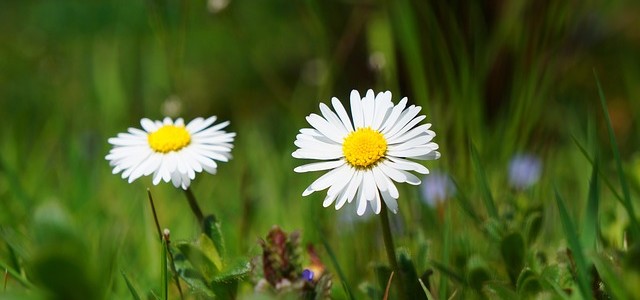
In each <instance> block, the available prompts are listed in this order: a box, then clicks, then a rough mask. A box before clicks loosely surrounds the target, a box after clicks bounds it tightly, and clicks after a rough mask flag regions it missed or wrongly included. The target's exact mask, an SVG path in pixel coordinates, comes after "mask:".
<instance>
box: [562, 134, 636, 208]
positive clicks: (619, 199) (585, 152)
mask: <svg viewBox="0 0 640 300" xmlns="http://www.w3.org/2000/svg"><path fill="white" fill-rule="evenodd" d="M571 138H572V139H573V142H574V143H575V144H576V146H578V149H579V150H580V152H582V155H584V158H586V159H587V161H589V163H590V164H591V165H594V164H595V162H594V160H593V159H592V158H591V156H589V153H588V152H587V149H585V148H584V146H582V144H580V142H578V140H577V139H576V138H575V137H574V136H572V137H571ZM598 172H599V173H598V174H599V175H600V178H601V179H602V181H603V182H604V184H605V185H606V186H607V187H608V188H609V190H610V191H611V193H613V196H614V197H615V198H616V199H617V200H618V201H619V202H620V204H622V205H624V200H622V196H621V195H620V194H619V193H618V191H616V189H615V188H614V187H613V184H612V183H611V181H609V179H608V178H607V176H604V174H602V170H600V169H598Z"/></svg>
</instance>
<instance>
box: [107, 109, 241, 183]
mask: <svg viewBox="0 0 640 300" xmlns="http://www.w3.org/2000/svg"><path fill="white" fill-rule="evenodd" d="M215 121H216V117H215V116H213V117H210V118H208V119H203V118H196V119H194V120H193V121H191V122H189V124H187V125H186V126H185V125H184V120H183V119H182V118H178V119H176V120H175V122H174V121H173V120H172V119H171V118H168V117H167V118H164V120H163V121H151V120H149V119H146V118H145V119H142V120H141V121H140V125H142V128H143V129H144V130H140V129H137V128H129V130H128V132H127V133H119V134H118V136H117V137H114V138H110V139H109V143H110V144H112V145H113V148H112V149H111V151H109V154H108V155H107V156H106V157H105V158H106V159H107V160H108V161H109V165H111V166H112V167H113V174H117V173H120V172H122V178H123V179H124V178H128V180H129V183H131V182H133V181H134V180H136V179H138V178H140V177H142V176H148V175H151V174H153V184H154V185H157V184H158V183H160V181H161V180H162V181H164V182H169V180H171V182H172V183H173V185H174V186H175V187H182V188H183V189H184V190H186V189H187V188H188V187H189V184H190V183H191V180H193V179H194V178H195V177H196V173H200V172H202V171H203V170H204V171H207V172H208V173H211V174H215V173H216V169H217V167H218V165H217V163H216V160H217V161H224V162H226V161H229V159H230V158H231V154H230V152H231V148H233V144H232V142H233V138H234V137H235V135H236V134H235V133H233V132H229V133H227V132H225V131H224V130H221V129H222V128H224V127H226V126H227V125H229V121H225V122H222V123H219V124H216V125H214V126H211V125H213V122H215Z"/></svg>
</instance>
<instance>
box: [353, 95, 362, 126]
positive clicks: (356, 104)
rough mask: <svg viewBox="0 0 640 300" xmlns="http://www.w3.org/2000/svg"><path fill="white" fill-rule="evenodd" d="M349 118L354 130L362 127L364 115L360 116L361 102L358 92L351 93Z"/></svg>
mask: <svg viewBox="0 0 640 300" xmlns="http://www.w3.org/2000/svg"><path fill="white" fill-rule="evenodd" d="M350 98H351V116H352V117H353V126H354V127H355V128H360V127H364V115H363V114H362V113H363V111H362V100H361V98H360V93H358V91H356V90H353V91H351V97H350Z"/></svg>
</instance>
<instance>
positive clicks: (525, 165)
mask: <svg viewBox="0 0 640 300" xmlns="http://www.w3.org/2000/svg"><path fill="white" fill-rule="evenodd" d="M541 172H542V163H541V162H540V158H538V157H537V156H534V155H531V154H518V155H515V156H514V157H513V158H512V159H511V161H510V162H509V183H510V184H511V186H512V187H514V188H516V189H520V190H521V189H526V188H528V187H530V186H532V185H534V184H535V183H536V182H538V180H539V179H540V173H541Z"/></svg>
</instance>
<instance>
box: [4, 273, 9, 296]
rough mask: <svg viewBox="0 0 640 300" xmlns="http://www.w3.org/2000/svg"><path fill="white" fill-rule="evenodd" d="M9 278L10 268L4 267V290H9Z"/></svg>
mask: <svg viewBox="0 0 640 300" xmlns="http://www.w3.org/2000/svg"><path fill="white" fill-rule="evenodd" d="M8 280H9V269H6V268H5V269H4V291H5V292H6V291H7V281H8Z"/></svg>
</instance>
